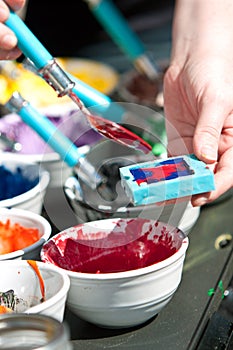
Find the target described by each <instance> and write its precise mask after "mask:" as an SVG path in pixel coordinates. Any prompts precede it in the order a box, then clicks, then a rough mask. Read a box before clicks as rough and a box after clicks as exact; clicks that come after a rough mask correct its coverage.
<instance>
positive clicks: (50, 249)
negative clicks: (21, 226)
mask: <svg viewBox="0 0 233 350" xmlns="http://www.w3.org/2000/svg"><path fill="white" fill-rule="evenodd" d="M183 238H184V234H183V232H182V231H181V230H179V229H178V228H175V227H172V226H170V225H168V224H165V223H162V222H159V221H155V220H148V219H141V218H134V219H109V220H108V219H107V220H99V221H94V222H89V223H85V224H81V225H77V226H75V227H72V228H70V229H67V230H65V231H62V232H61V233H59V234H57V235H55V236H53V237H52V238H51V239H50V240H49V241H48V242H47V243H45V244H44V246H43V248H42V252H41V258H42V261H44V262H50V263H52V264H54V265H57V266H59V267H61V268H63V269H66V270H69V271H75V272H82V273H92V274H93V273H94V274H96V273H115V272H124V271H129V270H136V269H140V268H143V267H146V266H150V265H153V264H156V263H158V262H160V261H163V260H165V259H167V258H169V257H170V256H172V255H173V254H175V253H176V252H177V251H178V250H179V248H180V247H181V245H182V241H183Z"/></svg>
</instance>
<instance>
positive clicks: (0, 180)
mask: <svg viewBox="0 0 233 350" xmlns="http://www.w3.org/2000/svg"><path fill="white" fill-rule="evenodd" d="M26 175H27V174H25V172H24V169H22V168H20V167H17V168H16V169H15V170H14V172H13V171H11V170H9V169H7V168H6V167H5V166H4V165H1V166H0V200H5V199H9V198H13V197H16V196H19V195H20V194H22V193H24V192H27V191H29V190H31V189H32V188H33V187H35V186H36V185H37V184H38V183H39V176H38V175H37V176H32V177H28V176H26Z"/></svg>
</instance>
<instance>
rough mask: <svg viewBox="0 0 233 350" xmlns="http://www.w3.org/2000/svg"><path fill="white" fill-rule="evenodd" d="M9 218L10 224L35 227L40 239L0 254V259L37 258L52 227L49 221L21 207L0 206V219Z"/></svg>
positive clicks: (2, 220)
mask: <svg viewBox="0 0 233 350" xmlns="http://www.w3.org/2000/svg"><path fill="white" fill-rule="evenodd" d="M8 219H9V220H10V223H11V224H15V223H18V224H20V225H21V226H23V227H32V228H37V229H38V230H39V233H40V239H39V240H38V241H37V242H35V243H34V244H32V245H30V246H28V247H26V248H23V249H21V250H16V251H14V252H11V253H7V254H0V261H1V260H13V259H24V260H25V259H33V260H36V259H39V257H40V251H41V247H42V245H43V244H44V243H45V242H46V241H47V240H48V239H49V237H50V235H51V232H52V228H51V225H50V223H49V222H48V221H47V220H46V219H45V218H43V217H42V216H41V215H39V214H35V213H33V212H30V211H28V210H23V209H15V208H13V209H7V208H0V221H1V222H3V223H5V222H6V221H7V220H8Z"/></svg>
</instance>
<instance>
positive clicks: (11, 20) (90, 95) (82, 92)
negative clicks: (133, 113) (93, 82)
mask: <svg viewBox="0 0 233 350" xmlns="http://www.w3.org/2000/svg"><path fill="white" fill-rule="evenodd" d="M5 24H6V25H7V26H8V27H9V28H10V29H11V30H12V31H13V32H14V33H15V35H16V37H17V39H18V47H19V48H20V50H21V51H22V52H23V54H24V55H25V57H27V58H28V59H29V60H30V61H31V62H32V64H33V65H34V67H35V70H36V71H38V72H41V75H42V77H43V78H45V76H46V77H48V76H49V78H50V81H49V83H50V85H52V86H53V87H54V88H55V90H56V91H58V92H60V96H62V95H64V91H63V90H66V89H67V88H70V86H71V85H72V90H73V91H74V93H75V94H77V96H79V98H80V99H81V100H82V101H83V102H84V104H85V105H86V106H87V107H90V106H95V108H96V111H98V112H101V113H104V116H106V118H107V119H111V120H113V121H115V122H120V121H121V120H122V116H123V114H124V113H125V111H124V109H123V108H121V107H120V106H118V107H117V108H115V109H114V113H109V111H108V108H109V106H110V104H111V102H112V101H111V99H110V98H109V97H108V96H106V95H104V94H102V93H100V92H99V91H97V90H95V89H94V88H92V87H91V86H89V85H88V84H85V83H84V82H82V81H81V80H78V79H77V78H75V77H73V76H72V75H71V74H68V73H66V72H64V71H63V70H62V69H61V68H60V67H59V66H58V64H55V63H54V58H53V56H52V55H51V54H50V53H49V52H48V51H47V49H46V48H45V47H44V46H43V45H42V44H41V42H40V41H39V40H38V39H37V38H36V36H35V35H34V34H33V33H32V32H31V31H30V29H29V28H28V27H27V26H26V24H25V23H24V22H23V21H22V19H21V18H20V17H19V16H18V15H17V14H16V13H15V12H14V11H12V10H10V15H9V17H8V19H7V20H6V22H5ZM45 68H46V71H45V72H44V75H43V71H44V69H45ZM45 80H46V79H45ZM51 82H52V84H51ZM54 85H55V86H54ZM65 92H66V91H65ZM111 112H112V111H111Z"/></svg>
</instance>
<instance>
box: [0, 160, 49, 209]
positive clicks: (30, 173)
mask: <svg viewBox="0 0 233 350" xmlns="http://www.w3.org/2000/svg"><path fill="white" fill-rule="evenodd" d="M0 166H1V169H3V170H4V171H5V170H7V171H9V179H10V181H8V182H6V183H5V185H4V186H3V187H2V188H1V189H0V198H3V199H2V200H0V207H1V208H18V209H24V210H29V211H32V212H34V213H36V214H41V211H42V206H43V201H44V197H45V194H46V190H47V187H48V185H49V180H50V175H49V172H48V171H47V170H45V169H44V168H42V167H41V166H40V165H39V164H37V163H32V162H30V161H26V160H22V159H19V157H18V156H17V155H16V154H6V153H1V154H0ZM18 170H19V171H20V173H18ZM1 176H2V178H1V179H0V181H1V182H2V185H3V180H4V176H5V174H4V172H3V173H2V175H1ZM16 180H17V181H18V180H20V181H21V183H22V184H23V186H24V188H25V187H26V185H27V186H28V187H27V190H26V191H25V190H23V189H22V190H21V188H23V187H22V186H21V185H19V183H20V182H16ZM1 191H2V193H1ZM16 191H18V192H16Z"/></svg>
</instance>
